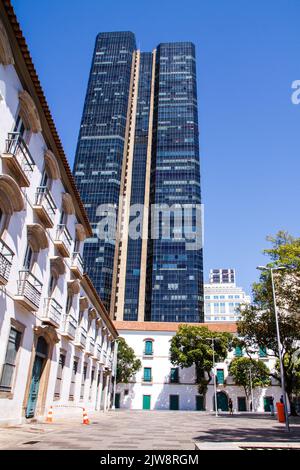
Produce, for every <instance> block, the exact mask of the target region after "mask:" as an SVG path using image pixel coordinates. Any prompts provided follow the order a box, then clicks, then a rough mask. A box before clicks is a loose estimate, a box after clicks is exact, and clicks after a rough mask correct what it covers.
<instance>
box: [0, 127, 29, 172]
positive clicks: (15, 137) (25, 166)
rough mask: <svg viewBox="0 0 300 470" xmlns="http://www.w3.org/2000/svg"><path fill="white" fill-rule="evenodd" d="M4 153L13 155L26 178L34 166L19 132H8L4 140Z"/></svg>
mask: <svg viewBox="0 0 300 470" xmlns="http://www.w3.org/2000/svg"><path fill="white" fill-rule="evenodd" d="M5 151H6V153H8V154H11V155H13V156H14V157H15V158H16V160H17V161H18V163H19V165H20V166H21V168H22V170H23V171H24V173H25V174H26V176H28V175H29V174H30V173H32V171H33V167H34V165H35V163H34V160H33V158H32V156H31V153H30V151H29V148H28V146H27V144H26V142H25V140H24V139H23V137H22V136H21V134H20V133H19V132H9V133H8V137H7V139H6V149H5Z"/></svg>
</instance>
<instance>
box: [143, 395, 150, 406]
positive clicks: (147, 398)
mask: <svg viewBox="0 0 300 470" xmlns="http://www.w3.org/2000/svg"><path fill="white" fill-rule="evenodd" d="M150 408H151V395H143V410H150Z"/></svg>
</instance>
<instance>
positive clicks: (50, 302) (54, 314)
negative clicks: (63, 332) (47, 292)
mask: <svg viewBox="0 0 300 470" xmlns="http://www.w3.org/2000/svg"><path fill="white" fill-rule="evenodd" d="M62 312H63V308H62V306H61V305H60V304H59V303H58V302H57V301H56V300H55V299H53V298H52V297H51V298H46V299H45V308H44V316H43V320H44V321H45V320H52V321H53V322H55V323H56V324H57V325H60V321H61V316H62Z"/></svg>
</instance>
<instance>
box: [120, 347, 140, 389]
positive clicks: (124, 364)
mask: <svg viewBox="0 0 300 470" xmlns="http://www.w3.org/2000/svg"><path fill="white" fill-rule="evenodd" d="M141 367H142V363H141V361H140V360H139V359H137V358H136V355H135V352H134V350H133V349H132V348H131V347H130V346H128V344H127V343H126V341H125V339H124V338H119V339H118V360H117V377H116V381H117V383H120V382H123V383H128V382H129V380H130V379H131V378H132V377H133V376H134V375H135V374H136V372H138V371H139V370H140V369H141Z"/></svg>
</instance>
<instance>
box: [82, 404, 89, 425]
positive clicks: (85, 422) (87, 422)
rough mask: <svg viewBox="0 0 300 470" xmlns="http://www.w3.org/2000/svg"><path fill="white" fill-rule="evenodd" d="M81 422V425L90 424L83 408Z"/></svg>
mask: <svg viewBox="0 0 300 470" xmlns="http://www.w3.org/2000/svg"><path fill="white" fill-rule="evenodd" d="M82 411H83V421H82V424H90V420H89V418H88V415H87V412H86V411H85V408H83V410H82Z"/></svg>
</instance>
